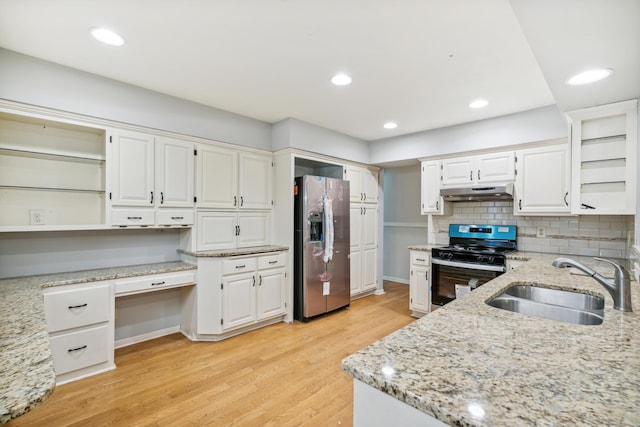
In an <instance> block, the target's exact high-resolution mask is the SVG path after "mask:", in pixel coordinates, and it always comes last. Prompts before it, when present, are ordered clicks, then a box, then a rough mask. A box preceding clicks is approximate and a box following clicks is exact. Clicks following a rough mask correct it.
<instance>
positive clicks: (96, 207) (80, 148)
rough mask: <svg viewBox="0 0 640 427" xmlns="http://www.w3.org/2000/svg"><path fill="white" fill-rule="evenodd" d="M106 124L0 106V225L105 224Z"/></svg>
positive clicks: (24, 227) (53, 227)
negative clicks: (92, 124) (86, 122)
mask: <svg viewBox="0 0 640 427" xmlns="http://www.w3.org/2000/svg"><path fill="white" fill-rule="evenodd" d="M106 158H107V157H106V130H105V129H104V128H100V127H91V126H86V125H83V124H80V123H77V122H74V121H71V120H65V119H62V118H57V117H55V118H52V117H49V116H46V115H43V114H38V113H33V114H27V113H22V112H21V111H20V112H15V111H13V110H11V109H8V108H4V107H2V106H0V231H31V230H68V229H74V228H78V229H89V228H92V227H93V228H100V227H101V226H102V227H104V226H105V225H106V199H107V198H106V185H105V176H106V170H105V164H106Z"/></svg>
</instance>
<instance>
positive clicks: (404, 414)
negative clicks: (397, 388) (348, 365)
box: [353, 379, 447, 427]
mask: <svg viewBox="0 0 640 427" xmlns="http://www.w3.org/2000/svg"><path fill="white" fill-rule="evenodd" d="M353 426H354V427H387V426H394V427H413V426H425V427H446V426H447V424H445V423H443V422H442V421H440V420H438V419H436V418H434V417H432V416H430V415H427V414H426V413H424V412H422V411H419V410H417V409H416V408H414V407H412V406H409V405H407V404H406V403H404V402H401V401H399V400H398V399H396V398H394V397H391V396H390V395H388V394H386V393H384V392H382V391H380V390H378V389H376V388H373V387H371V386H370V385H367V384H365V383H363V382H362V381H359V380H356V379H354V380H353Z"/></svg>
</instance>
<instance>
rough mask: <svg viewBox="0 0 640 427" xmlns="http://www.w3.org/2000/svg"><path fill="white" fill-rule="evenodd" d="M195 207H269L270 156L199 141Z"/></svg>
mask: <svg viewBox="0 0 640 427" xmlns="http://www.w3.org/2000/svg"><path fill="white" fill-rule="evenodd" d="M197 153H198V154H197V162H196V163H197V165H196V170H197V172H196V193H197V203H196V205H197V207H198V208H213V209H271V208H272V206H273V196H272V194H273V190H272V187H273V159H272V156H271V155H270V154H260V153H254V152H238V151H237V150H231V149H226V148H221V147H216V146H208V145H204V144H201V145H199V146H198V150H197Z"/></svg>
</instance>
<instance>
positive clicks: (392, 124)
mask: <svg viewBox="0 0 640 427" xmlns="http://www.w3.org/2000/svg"><path fill="white" fill-rule="evenodd" d="M382 127H383V128H385V129H395V128H397V127H398V124H397V123H396V122H387V123H385V124H384V125H382Z"/></svg>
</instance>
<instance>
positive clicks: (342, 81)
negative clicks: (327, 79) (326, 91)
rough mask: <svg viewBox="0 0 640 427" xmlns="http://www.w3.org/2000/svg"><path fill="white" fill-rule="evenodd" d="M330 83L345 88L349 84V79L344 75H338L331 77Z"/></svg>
mask: <svg viewBox="0 0 640 427" xmlns="http://www.w3.org/2000/svg"><path fill="white" fill-rule="evenodd" d="M331 83H333V84H334V85H336V86H346V85H348V84H351V77H350V76H348V75H346V74H344V73H339V74H336V75H335V76H333V77H331Z"/></svg>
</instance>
